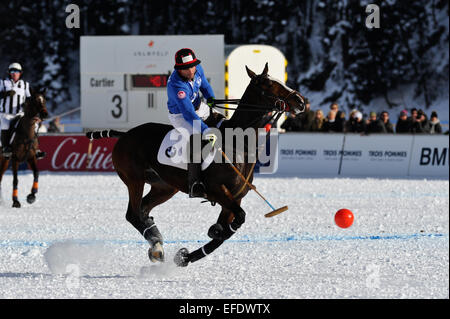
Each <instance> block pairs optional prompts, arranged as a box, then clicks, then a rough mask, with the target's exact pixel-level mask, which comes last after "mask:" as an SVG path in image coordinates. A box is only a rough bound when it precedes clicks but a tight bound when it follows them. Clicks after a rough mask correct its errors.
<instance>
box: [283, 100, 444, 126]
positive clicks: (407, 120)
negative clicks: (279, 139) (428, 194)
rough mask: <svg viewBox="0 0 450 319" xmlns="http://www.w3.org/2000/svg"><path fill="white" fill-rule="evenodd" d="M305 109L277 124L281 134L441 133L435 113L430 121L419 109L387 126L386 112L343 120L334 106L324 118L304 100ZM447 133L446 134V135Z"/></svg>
mask: <svg viewBox="0 0 450 319" xmlns="http://www.w3.org/2000/svg"><path fill="white" fill-rule="evenodd" d="M306 102H307V103H306V110H305V112H303V113H300V114H299V115H295V114H292V113H289V114H288V116H287V118H286V120H285V121H284V122H283V124H282V125H281V129H282V131H285V132H336V133H359V134H373V133H391V134H392V133H399V134H401V133H403V134H405V133H406V134H442V133H443V131H442V126H441V124H440V121H439V118H438V115H437V113H436V111H432V112H431V116H430V118H428V117H427V115H426V114H425V112H424V111H423V110H421V109H419V110H418V109H416V108H413V109H412V110H411V111H410V113H409V114H408V111H407V110H403V111H401V112H400V114H399V115H398V119H397V122H396V123H395V125H394V124H393V123H391V121H390V118H389V112H388V111H382V112H381V113H379V114H377V113H376V112H370V113H369V116H368V118H366V119H365V118H364V115H363V113H361V111H359V110H356V109H354V110H352V111H351V112H350V114H349V117H348V119H346V115H345V112H343V111H342V110H339V105H338V104H337V103H332V104H331V105H330V110H329V111H328V113H327V115H326V117H325V116H324V112H323V111H322V110H320V109H319V110H316V111H313V110H311V105H310V102H309V101H308V100H307V101H306ZM446 134H448V131H447V132H446Z"/></svg>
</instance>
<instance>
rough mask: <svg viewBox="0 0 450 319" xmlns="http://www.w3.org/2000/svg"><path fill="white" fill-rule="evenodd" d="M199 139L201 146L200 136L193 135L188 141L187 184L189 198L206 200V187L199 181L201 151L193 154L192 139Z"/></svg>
mask: <svg viewBox="0 0 450 319" xmlns="http://www.w3.org/2000/svg"><path fill="white" fill-rule="evenodd" d="M197 138H198V139H199V141H200V144H201V135H196V134H193V135H191V137H190V139H189V163H188V165H187V167H188V183H189V197H190V198H193V197H203V198H206V187H205V184H203V181H202V179H201V175H202V163H201V149H200V150H199V151H200V154H199V153H198V152H197V153H195V151H196V150H195V149H194V139H197Z"/></svg>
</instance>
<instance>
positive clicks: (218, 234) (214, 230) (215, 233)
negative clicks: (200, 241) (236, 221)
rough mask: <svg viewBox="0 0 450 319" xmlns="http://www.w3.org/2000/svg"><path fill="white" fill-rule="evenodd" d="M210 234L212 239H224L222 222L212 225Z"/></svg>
mask: <svg viewBox="0 0 450 319" xmlns="http://www.w3.org/2000/svg"><path fill="white" fill-rule="evenodd" d="M208 236H209V238H211V239H222V236H223V227H222V225H220V224H214V225H212V226H211V227H210V228H209V230H208Z"/></svg>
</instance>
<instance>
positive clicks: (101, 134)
mask: <svg viewBox="0 0 450 319" xmlns="http://www.w3.org/2000/svg"><path fill="white" fill-rule="evenodd" d="M125 134H126V133H125V132H120V131H115V130H104V131H93V132H87V133H86V137H87V138H88V139H90V140H92V139H94V140H98V139H101V138H108V137H117V138H119V137H121V136H123V135H125Z"/></svg>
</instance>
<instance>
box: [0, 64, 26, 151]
mask: <svg viewBox="0 0 450 319" xmlns="http://www.w3.org/2000/svg"><path fill="white" fill-rule="evenodd" d="M21 77H22V66H21V65H20V64H19V63H17V62H15V63H12V64H10V65H9V67H8V77H7V78H5V79H1V80H0V128H1V145H2V153H3V156H5V157H9V156H11V146H10V140H9V139H10V136H8V130H9V128H10V123H11V121H12V119H14V118H15V117H16V116H17V115H23V104H24V103H25V99H26V98H28V97H30V96H31V94H30V84H29V83H28V82H26V81H24V80H22V79H21Z"/></svg>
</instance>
